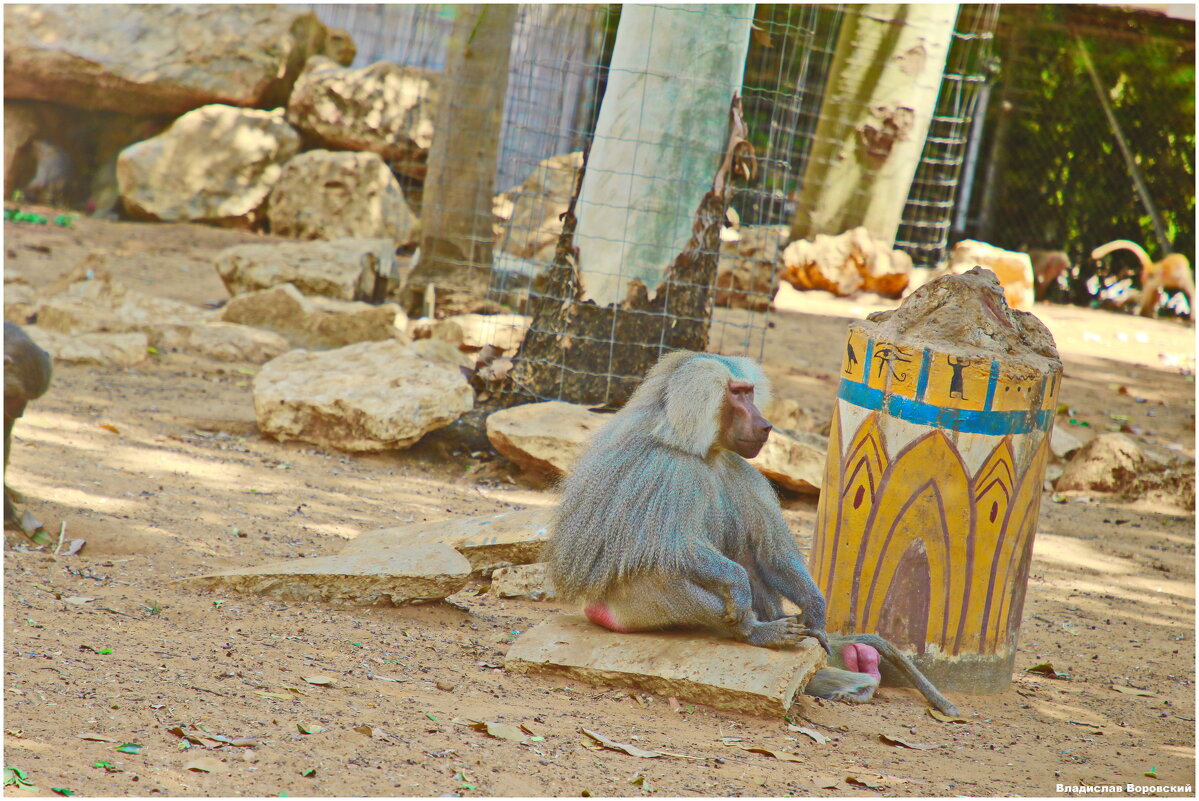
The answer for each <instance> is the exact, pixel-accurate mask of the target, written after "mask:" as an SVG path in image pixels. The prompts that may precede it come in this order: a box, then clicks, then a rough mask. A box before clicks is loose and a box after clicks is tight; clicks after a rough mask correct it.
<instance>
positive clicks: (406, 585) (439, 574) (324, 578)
mask: <svg viewBox="0 0 1199 801" xmlns="http://www.w3.org/2000/svg"><path fill="white" fill-rule="evenodd" d="M469 578H470V564H469V563H468V562H467V561H466V559H464V558H463V557H462V555H461V554H459V553H458V552H457V551H455V550H454V549H453V548H450V547H449V546H446V545H441V544H439V543H429V544H423V545H412V546H399V547H391V548H372V549H370V550H362V551H355V552H342V553H340V554H335V555H333V556H318V557H316V558H312V559H289V560H285V561H281V562H272V563H270V564H266V565H260V566H256V567H243V568H237V569H235V570H228V571H224V572H221V573H212V574H209V575H206V576H196V577H193V578H185V579H179V580H178V581H179V582H181V583H184V584H189V585H192V586H199V587H205V588H208V589H223V590H231V591H234V592H245V593H252V594H256V595H268V596H271V597H273V598H278V599H280V600H284V601H324V602H328V603H342V604H355V605H362V606H365V605H369V604H376V603H382V602H386V601H390V602H391V603H394V604H403V603H420V602H423V601H436V600H440V599H442V598H446V597H448V596H450V595H453V594H454V593H456V592H458V591H460V590H461V589H462V588H463V587H465V586H466V582H467V580H468V579H469Z"/></svg>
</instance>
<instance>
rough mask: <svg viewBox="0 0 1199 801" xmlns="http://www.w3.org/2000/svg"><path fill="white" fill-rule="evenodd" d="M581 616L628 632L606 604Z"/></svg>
mask: <svg viewBox="0 0 1199 801" xmlns="http://www.w3.org/2000/svg"><path fill="white" fill-rule="evenodd" d="M583 614H584V615H586V616H587V619H588V620H590V621H591V622H592V623H594V624H595V625H597V626H603V627H604V628H606V629H610V630H611V631H620V632H627V631H628V629H626V628H625V627H624V626H622V625H620V623H618V622H617V621H616V615H614V614H613V613H612V608H611V607H609V606H608V605H607V604H604V603H599V604H589V605H588V606H586V607H584V609H583ZM871 650H874V649H871Z"/></svg>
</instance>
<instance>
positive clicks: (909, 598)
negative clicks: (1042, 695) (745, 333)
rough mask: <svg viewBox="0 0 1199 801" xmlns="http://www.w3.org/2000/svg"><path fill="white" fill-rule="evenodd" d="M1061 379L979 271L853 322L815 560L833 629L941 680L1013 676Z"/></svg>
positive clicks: (942, 683)
mask: <svg viewBox="0 0 1199 801" xmlns="http://www.w3.org/2000/svg"><path fill="white" fill-rule="evenodd" d="M1061 375H1062V365H1061V362H1060V361H1059V360H1058V357H1057V350H1056V349H1055V347H1054V344H1053V338H1052V336H1051V335H1050V334H1049V331H1048V329H1046V328H1045V326H1044V325H1042V324H1041V322H1040V321H1039V320H1037V319H1036V318H1035V317H1034V316H1033V315H1031V314H1027V313H1025V312H1020V311H1013V310H1011V309H1009V308H1008V307H1007V303H1006V302H1005V301H1004V299H1003V293H1002V290H1001V289H1000V287H999V283H998V281H996V280H995V278H994V276H993V274H991V273H990V272H989V271H984V270H981V269H976V270H973V271H971V272H970V273H966V274H965V275H950V276H945V277H943V278H940V279H938V280H937V281H934V282H932V283H930V284H927V285H926V286H924V287H922V288H920V289H919V290H917V291H916V292H915V293H913V294H912V295H911V296H910V297H909V298H907V300H905V301H904V303H903V305H902V306H901V307H900V308H899V309H897V310H895V311H893V312H883V313H879V314H874V315H871V316H870V318H868V319H867V320H865V321H862V322H856V323H852V324H851V325H850V327H849V333H848V336H847V340H846V343H845V356H844V358H843V361H842V365H841V384H840V388H839V389H838V392H837V400H836V407H835V410H834V413H833V418H832V428H831V432H830V437H829V451H828V460H827V463H826V468H825V478H824V485H823V489H822V492H821V495H820V504H819V508H818V511H817V520H816V532H815V535H814V538H813V545H812V553H811V559H810V562H811V569H812V572H813V575H814V576H815V578H816V581H817V583H818V584H819V585H820V587H821V589H822V590H823V591H824V594H825V597H826V599H827V604H828V631H829V632H830V633H855V632H877V633H878V634H880V635H882V636H883V637H885V638H887V639H889V640H891V642H893V643H894V644H895V645H896V646H897V647H898V648H899V649H900V650H903V651H905V652H907V653H908V654H909V655H910V656H912V658H913V661H915V662H916V664H917V666H919V667H920V669H921V670H922V671H924V672H925V674H926V675H927V676H928V677H929V678H930V679H931V680H932V681H933V682H934V683H935V684H937V686H938V687H940V688H941V689H943V690H948V691H951V692H967V693H971V692H973V693H992V692H1000V691H1002V690H1003V689H1005V688H1006V687H1007V686H1008V683H1009V682H1010V680H1011V672H1012V666H1013V661H1014V658H1015V651H1016V638H1017V634H1018V633H1019V629H1020V616H1021V612H1022V610H1023V606H1024V594H1025V588H1026V586H1027V581H1028V568H1029V563H1030V561H1031V559H1032V544H1033V536H1034V534H1035V532H1036V526H1037V515H1038V512H1039V508H1040V499H1041V487H1042V482H1043V480H1044V476H1045V465H1046V462H1047V460H1048V456H1049V437H1050V433H1051V431H1052V427H1053V418H1054V411H1055V409H1056V406H1057V393H1058V387H1059V385H1060V383H1061ZM888 678H889V677H888V676H887V674H886V673H884V683H886V682H887V680H888Z"/></svg>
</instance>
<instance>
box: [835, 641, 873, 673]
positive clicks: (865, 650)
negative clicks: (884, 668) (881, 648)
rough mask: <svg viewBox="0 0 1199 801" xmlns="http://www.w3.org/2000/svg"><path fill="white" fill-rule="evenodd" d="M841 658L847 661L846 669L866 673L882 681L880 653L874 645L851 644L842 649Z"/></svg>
mask: <svg viewBox="0 0 1199 801" xmlns="http://www.w3.org/2000/svg"><path fill="white" fill-rule="evenodd" d="M841 658H842V659H843V660H845V669H846V670H852V671H853V672H854V673H865V674H867V675H869V676H873V677H874V678H876V679H879V680H880V681H881V680H882V674H881V673H879V670H878V651H876V650H875V648H874V646H873V645H862V644H861V643H850V644H849V645H845V646H842V647H841Z"/></svg>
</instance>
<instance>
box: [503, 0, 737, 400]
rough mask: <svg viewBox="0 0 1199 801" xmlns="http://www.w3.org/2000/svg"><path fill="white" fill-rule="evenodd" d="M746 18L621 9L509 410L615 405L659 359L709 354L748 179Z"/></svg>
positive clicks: (533, 300)
mask: <svg viewBox="0 0 1199 801" xmlns="http://www.w3.org/2000/svg"><path fill="white" fill-rule="evenodd" d="M752 12H753V8H752V6H702V7H700V6H697V7H680V6H673V7H657V8H652V7H648V6H645V7H642V6H632V5H626V6H625V7H624V9H623V11H622V16H621V21H620V28H619V30H618V32H617V42H616V46H615V48H614V50H613V58H612V66H611V73H610V77H609V81H608V87H607V90H606V92H605V93H604V104H603V106H602V108H601V110H600V120H599V122H598V123H597V131H596V135H595V140H594V144H593V148H592V149H591V150H590V151H589V152H588V154H587V156H586V158H585V161H584V167H583V171H584V175H583V176H581V177H580V181H581V185H582V186H581V189H579V190H577V191H576V195H575V198H574V199H572V201H571V206H570V209H569V210H568V211H567V213H566V214H565V215H564V222H563V228H562V236H561V237H560V238H559V240H558V248H557V252H556V254H555V256H554V262H553V264H552V265H551V266H550V269H549V270H548V271H547V273H546V274H545V275H542V276H539V277H538V278H537V279H536V281H535V282H534V291H533V294H532V295H531V297H530V299H529V314H530V315H532V318H533V319H532V324H531V326H530V328H529V331H528V333H527V334H526V335H525V338H524V341H523V342H522V343H521V346H520V351H519V352H518V353H517V355H516V357H515V359H514V362H515V365H514V367H513V369H512V371H511V373H510V378H511V382H512V384H511V390H512V393H513V395H512V397H513V398H514V399H517V398H524V399H530V398H532V399H547V398H557V399H562V400H568V401H572V402H575V403H591V404H603V405H607V406H611V407H616V406H620V405H622V404H623V403H624V402H625V401H626V400H627V399H628V397H629V395H630V394H632V391H633V390H634V389H635V388H636V387H637V385H638V384H639V383H640V381H641V378H642V377H643V376H644V375H645V373H646V372H647V371H648V370H649V368H650V367H651V366H653V364H654V362H656V361H657V359H658V357H659V356H661V355H662V354H663V353H664V352H666V351H668V350H673V349H676V348H685V349H688V350H704V349H705V348H706V347H707V343H708V326H709V324H710V320H711V315H712V301H713V286H714V284H715V280H716V262H717V258H718V255H719V251H720V228H721V226H722V225H723V223H724V217H725V213H726V210H727V208H728V202H729V196H730V194H731V191H732V183H731V182H732V178H733V177H734V176H735V175H741V176H743V177H745V176H748V175H749V173H750V171H751V169H752V164H751V162H749V161H747V160H746V154H747V152H749V151H750V148H749V145H748V142H747V141H746V138H747V131H746V129H745V123H744V120H743V119H742V116H741V101H740V98H739V97H738V96H737V94H736V91H737V88H738V87H739V86H740V82H741V75H742V71H743V70H744V63H745V54H746V52H747V51H748V46H749V24H750V20H751V18H752ZM730 128H731V131H730ZM585 203H586V204H587V205H585ZM576 205H577V207H578V209H579V216H578V218H577V219H576V217H575V209H576ZM584 231H586V232H587V233H586V234H585V233H584ZM576 243H577V244H578V247H575V244H576ZM651 293H652V294H651Z"/></svg>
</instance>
